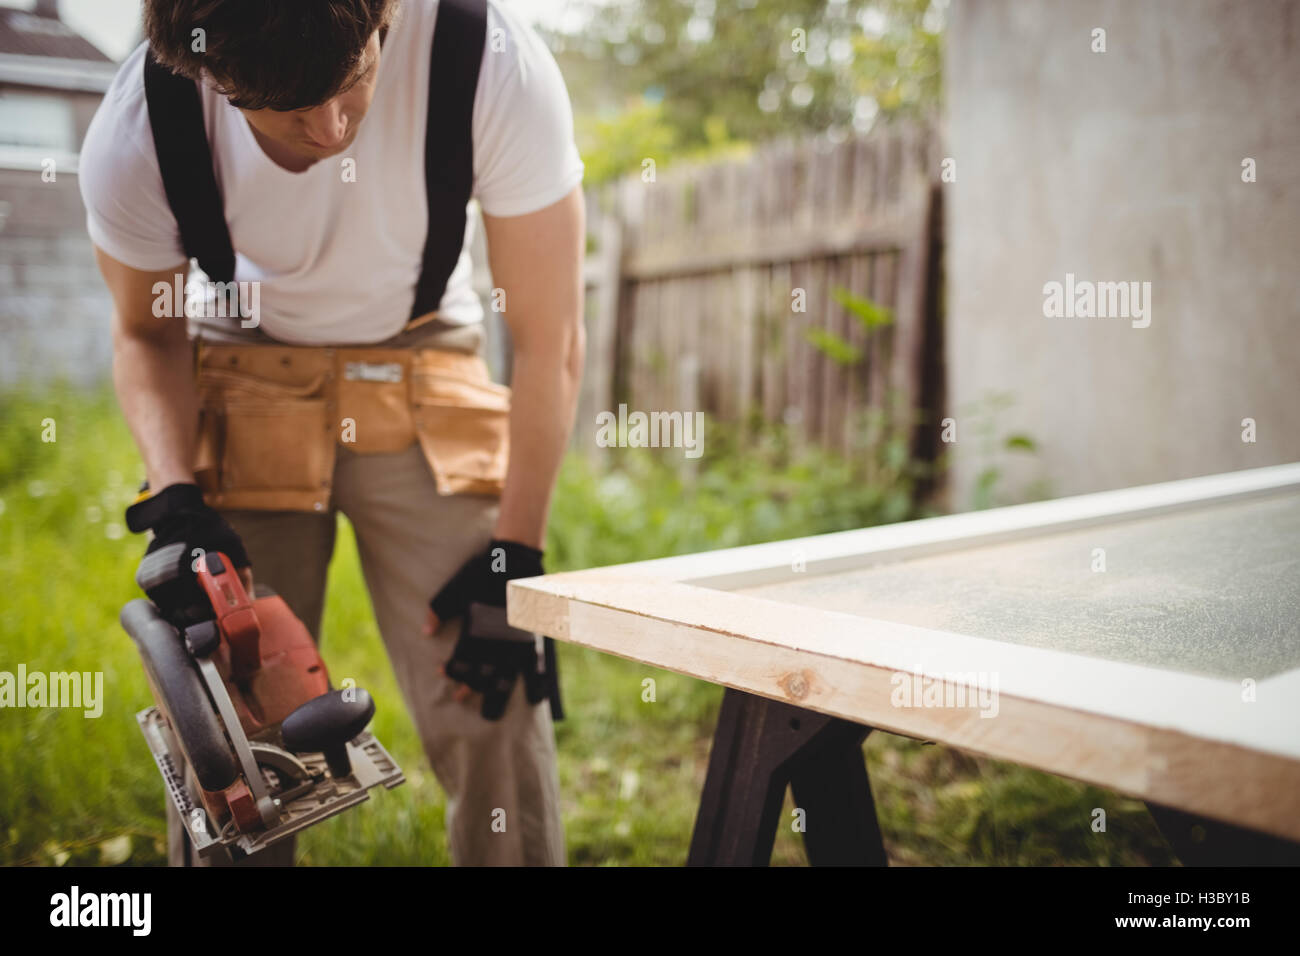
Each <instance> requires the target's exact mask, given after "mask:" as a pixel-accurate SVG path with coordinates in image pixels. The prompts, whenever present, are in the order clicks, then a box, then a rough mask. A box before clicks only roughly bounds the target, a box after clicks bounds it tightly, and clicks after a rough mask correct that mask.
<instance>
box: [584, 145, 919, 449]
mask: <svg viewBox="0 0 1300 956" xmlns="http://www.w3.org/2000/svg"><path fill="white" fill-rule="evenodd" d="M939 162H940V157H939V155H938V145H937V135H936V134H935V133H934V131H933V130H931V129H930V128H928V127H923V126H901V127H894V128H890V129H886V130H883V131H881V132H879V133H876V134H873V135H871V136H870V137H867V138H860V139H849V140H847V141H845V142H843V143H840V144H837V145H833V146H830V147H828V148H820V147H819V146H817V145H815V144H813V143H811V142H806V141H805V142H789V141H786V142H777V143H773V144H771V145H768V146H764V147H763V148H761V149H759V150H757V151H755V152H754V153H753V154H751V155H749V156H748V157H746V158H743V159H740V160H729V161H721V162H715V163H709V164H702V165H674V166H672V167H670V168H669V169H667V170H663V171H661V172H660V173H659V174H658V175H657V176H656V177H655V180H654V181H650V182H647V181H644V179H643V178H642V177H641V176H636V177H629V178H628V179H626V180H623V181H621V182H618V183H615V184H612V185H610V186H608V187H606V188H604V189H601V190H599V191H595V190H593V191H592V192H590V193H589V194H588V202H587V207H588V232H589V235H590V236H591V237H592V239H593V243H594V248H593V249H592V251H591V253H590V256H589V260H588V263H587V286H588V295H587V301H588V316H587V321H588V361H587V372H586V378H585V382H584V389H583V395H582V400H581V404H580V406H579V413H578V423H577V427H576V428H575V439H576V441H577V443H578V444H579V445H582V444H589V439H590V434H591V429H592V428H593V427H594V425H593V423H594V422H595V415H596V414H597V413H598V412H599V411H602V410H606V409H608V410H615V409H617V407H618V404H619V403H620V402H626V403H627V404H628V406H629V408H630V409H633V410H637V409H639V410H643V411H647V412H648V411H656V410H682V411H694V410H703V411H705V412H706V413H707V414H708V415H709V417H710V418H711V419H714V418H716V419H720V420H728V421H737V420H742V419H744V418H745V417H746V416H748V415H750V414H752V413H759V414H761V415H762V416H763V417H764V418H765V419H768V420H772V421H785V422H787V423H791V424H798V425H800V426H801V427H802V430H803V431H802V433H803V434H804V435H805V436H806V437H807V438H808V439H809V440H813V441H818V442H822V443H825V444H828V445H831V446H834V447H841V448H847V447H849V445H850V442H851V425H852V422H853V419H854V416H853V412H855V411H857V410H861V409H864V408H866V407H869V406H877V407H881V406H883V403H884V402H885V400H886V397H887V395H889V394H890V393H891V391H893V390H896V394H897V397H898V398H899V399H900V400H901V403H902V404H903V405H905V406H906V407H908V408H913V409H916V408H921V409H929V410H930V411H931V412H933V410H935V409H936V408H937V407H938V403H939V401H940V395H939V388H940V378H941V377H940V375H939V374H938V349H939V346H940V343H939V335H938V333H939V323H938V317H937V315H936V299H937V295H936V289H937V283H938V270H937V258H938V257H937V252H938V231H939V223H938V216H939V209H938V196H939V191H938V189H937V188H936V186H935V183H936V180H937V178H938V171H939ZM836 288H843V289H846V290H848V291H849V292H851V293H852V294H854V295H856V296H859V297H863V298H868V299H870V300H872V301H874V302H876V303H878V304H879V305H882V306H885V307H887V308H889V309H890V310H892V312H893V315H894V321H893V322H892V323H891V324H889V325H887V326H884V327H880V328H877V329H875V330H871V331H869V330H868V329H867V328H865V327H864V325H863V324H862V323H861V322H859V321H857V320H855V319H854V318H853V317H852V315H851V314H850V313H849V311H848V310H846V309H845V308H844V307H843V306H841V305H840V304H839V303H838V302H837V301H836V300H835V299H834V298H833V297H832V291H833V290H835V289H836ZM799 290H802V292H800V291H799ZM800 297H802V300H803V301H802V305H803V311H798V310H797V309H798V306H799V305H800V304H801V303H800V301H799V300H800ZM814 329H821V330H824V332H825V333H830V334H831V335H833V336H835V337H836V338H837V339H838V340H840V341H842V342H843V343H846V344H847V345H848V346H850V347H851V348H850V349H849V350H842V351H845V352H846V354H847V355H849V356H860V358H857V359H856V360H854V361H851V362H848V363H846V362H843V361H834V360H832V359H831V358H830V357H828V355H827V354H825V352H824V351H823V350H822V349H819V348H817V347H816V346H815V345H814V344H812V342H811V341H810V340H809V330H814ZM814 334H815V333H814ZM584 436H585V438H584ZM918 450H919V451H921V453H923V454H924V453H925V449H924V448H919V446H918Z"/></svg>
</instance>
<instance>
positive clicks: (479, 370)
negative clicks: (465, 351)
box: [410, 351, 510, 495]
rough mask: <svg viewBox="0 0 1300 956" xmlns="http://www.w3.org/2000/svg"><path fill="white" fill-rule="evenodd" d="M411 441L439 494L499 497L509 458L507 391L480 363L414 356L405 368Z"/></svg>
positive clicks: (472, 359) (442, 355) (442, 356)
mask: <svg viewBox="0 0 1300 956" xmlns="http://www.w3.org/2000/svg"><path fill="white" fill-rule="evenodd" d="M410 396H411V410H412V416H413V418H414V423H415V431H416V436H417V437H418V439H419V442H420V447H421V448H422V449H423V451H424V455H425V458H426V459H427V460H428V462H429V467H430V469H431V470H432V471H433V477H434V480H435V481H436V482H437V485H438V493H439V494H444V495H452V494H470V495H499V494H501V490H502V488H504V486H505V480H506V466H507V464H508V462H509V458H510V430H509V419H510V389H508V388H506V387H505V386H503V385H497V384H495V383H494V382H492V380H491V379H490V378H489V377H488V372H487V367H486V366H485V365H484V364H483V362H482V360H481V359H478V358H477V357H468V356H454V357H451V358H449V356H448V354H447V353H441V352H433V351H420V352H416V353H415V354H414V356H413V360H412V367H411V393H410Z"/></svg>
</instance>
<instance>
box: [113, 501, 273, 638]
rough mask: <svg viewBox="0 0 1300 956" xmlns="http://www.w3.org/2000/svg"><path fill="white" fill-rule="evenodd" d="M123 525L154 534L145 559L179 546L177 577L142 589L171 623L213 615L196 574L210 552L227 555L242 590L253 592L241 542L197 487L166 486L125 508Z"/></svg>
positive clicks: (245, 553)
mask: <svg viewBox="0 0 1300 956" xmlns="http://www.w3.org/2000/svg"><path fill="white" fill-rule="evenodd" d="M126 526H127V527H128V528H130V529H131V530H132V531H134V532H136V533H137V534H138V533H140V532H142V531H152V532H153V540H152V541H150V542H149V547H148V549H147V550H146V551H145V554H146V555H150V554H153V553H154V552H155V551H158V550H159V549H160V548H164V547H166V546H168V545H173V544H180V545H182V548H181V549H179V551H178V552H177V560H176V568H175V573H174V574H168V575H163V576H162V577H161V579H160V580H158V583H156V584H154V586H152V587H149V588H147V589H146V591H145V593H146V594H148V595H149V599H150V600H151V601H153V602H154V604H155V605H157V607H158V610H159V612H160V613H161V614H162V615H163V617H165V618H167V619H168V620H169V621H171V622H172V623H173V624H176V625H177V626H182V627H183V626H186V625H188V624H193V623H195V621H197V620H200V619H202V618H203V617H206V616H208V614H210V613H211V610H210V607H209V605H208V601H207V596H206V595H205V594H204V593H203V588H202V587H201V586H200V585H199V583H198V579H197V578H196V577H195V574H194V562H195V561H197V560H199V559H201V558H202V557H203V555H204V554H206V553H207V552H209V551H214V552H215V551H220V552H221V553H223V554H225V556H226V557H227V558H229V559H230V562H231V563H232V564H233V565H234V566H235V567H236V568H237V569H240V577H241V578H242V579H243V582H244V586H245V588H246V589H247V590H248V592H249V594H250V595H251V594H252V590H253V579H252V570H251V568H250V563H249V560H248V554H247V552H245V550H244V544H243V542H242V541H240V540H239V535H238V534H236V533H235V529H234V528H232V527H230V525H229V524H228V523H227V522H226V520H225V519H224V518H222V517H221V515H220V514H218V513H217V512H216V511H214V510H213V509H212V508H210V507H209V506H208V505H207V504H206V503H205V502H204V501H203V493H202V492H201V491H200V490H199V487H198V485H195V484H185V483H178V484H174V485H168V486H167V487H166V488H164V489H162V490H161V491H159V492H157V493H156V494H153V495H150V496H149V497H148V498H145V499H144V500H143V501H138V502H136V503H135V504H133V505H131V507H129V508H127V509H126Z"/></svg>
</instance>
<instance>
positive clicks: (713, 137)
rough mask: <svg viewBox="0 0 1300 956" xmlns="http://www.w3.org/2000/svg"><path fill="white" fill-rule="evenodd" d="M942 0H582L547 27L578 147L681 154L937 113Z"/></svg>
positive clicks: (839, 132)
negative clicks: (558, 23) (557, 25)
mask: <svg viewBox="0 0 1300 956" xmlns="http://www.w3.org/2000/svg"><path fill="white" fill-rule="evenodd" d="M588 3H590V0H588ZM946 7H947V4H946V0H871V2H869V0H831V2H827V0H638V2H635V3H633V2H617V0H616V2H612V3H596V4H590V6H588V7H587V8H586V11H585V15H584V16H583V17H580V18H577V19H575V20H574V21H573V22H574V24H575V26H574V27H573V28H572V30H571V32H552V33H551V34H550V35H549V37H548V39H549V41H550V42H551V45H552V49H554V50H555V51H556V53H557V56H558V57H559V58H560V61H561V64H562V66H563V68H564V70H565V73H566V76H567V77H569V85H570V92H571V94H572V95H573V97H574V101H575V104H576V105H577V109H578V113H579V129H580V136H581V137H582V138H583V139H584V140H585V142H584V147H586V152H588V153H592V151H593V149H594V150H595V151H596V152H602V151H607V150H610V151H613V153H618V152H624V153H626V152H627V151H628V150H632V152H633V155H635V152H636V147H637V146H638V145H640V144H642V143H649V144H657V146H658V148H660V149H662V148H664V145H665V144H670V146H671V149H672V150H674V151H677V152H678V153H681V154H687V153H698V152H699V151H701V150H707V149H710V148H716V147H718V146H720V145H724V144H727V143H733V142H736V141H749V142H754V141H761V140H764V139H768V138H770V137H773V136H776V135H826V136H828V137H831V138H833V139H839V138H844V137H846V136H848V135H849V134H850V133H851V132H853V131H855V130H856V131H859V132H863V131H865V130H867V129H869V128H870V127H871V126H872V125H873V124H874V123H875V122H877V121H878V119H881V118H890V117H893V116H899V115H917V114H923V115H924V114H930V113H933V112H934V111H935V110H936V108H937V106H938V102H939V96H940V72H939V70H940V37H941V31H942V28H943V24H944V21H945V16H946ZM576 24H581V25H580V26H577V25H576ZM641 155H648V153H646V152H642V153H641ZM604 158H605V157H604V156H602V157H601V162H598V164H597V165H598V167H600V168H602V169H603V168H604V166H603V160H604ZM613 165H614V166H615V167H617V168H619V169H622V170H623V171H632V170H630V169H626V168H625V167H624V166H623V164H622V162H615V163H614V164H613Z"/></svg>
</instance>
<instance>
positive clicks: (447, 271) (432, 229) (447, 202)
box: [411, 0, 487, 319]
mask: <svg viewBox="0 0 1300 956" xmlns="http://www.w3.org/2000/svg"><path fill="white" fill-rule="evenodd" d="M486 38H487V0H438V19H437V23H436V25H435V27H434V31H433V57H432V60H431V61H430V63H429V111H428V119H427V125H426V127H425V133H424V191H425V196H426V200H427V202H428V208H429V231H428V235H427V236H426V238H425V241H424V261H423V263H422V264H421V266H420V278H419V281H418V282H416V285H415V304H414V305H413V306H412V308H411V318H412V319H415V318H417V317H419V316H423V315H426V314H427V313H429V312H433V311H434V310H435V309H437V308H438V305H439V303H441V302H442V294H443V293H444V292H445V291H446V289H447V280H448V279H450V278H451V273H452V270H454V269H455V268H456V262H457V260H458V259H459V258H460V252H461V247H462V246H463V245H464V242H465V223H466V212H465V206H466V205H467V204H468V203H469V197H470V194H471V192H472V191H473V188H474V136H473V129H472V127H471V120H472V118H473V115H474V92H475V90H476V89H477V87H478V74H479V64H480V63H481V62H482V60H483V48H484V44H485V42H486Z"/></svg>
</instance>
